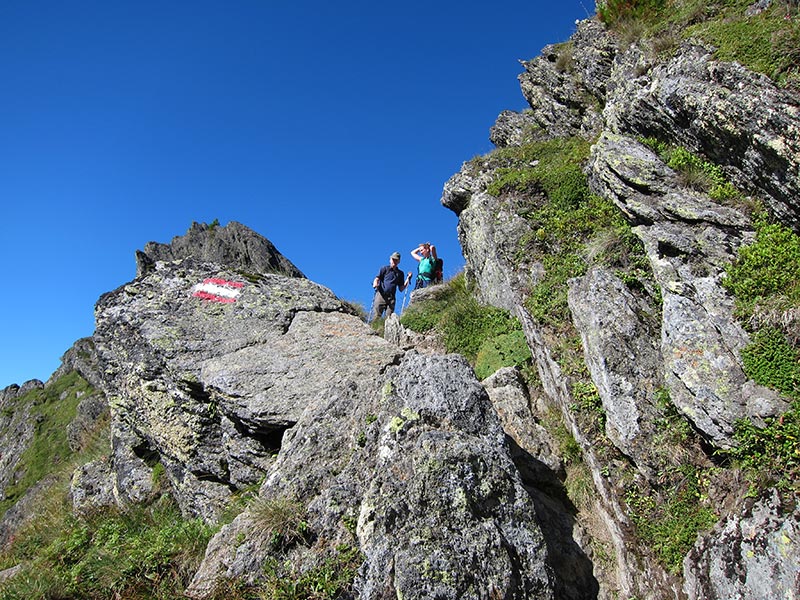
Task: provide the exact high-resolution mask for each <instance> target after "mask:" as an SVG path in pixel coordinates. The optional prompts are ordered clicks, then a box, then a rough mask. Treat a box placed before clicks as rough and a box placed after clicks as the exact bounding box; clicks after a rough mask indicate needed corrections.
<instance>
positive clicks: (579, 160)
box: [486, 138, 590, 210]
mask: <svg viewBox="0 0 800 600" xmlns="http://www.w3.org/2000/svg"><path fill="white" fill-rule="evenodd" d="M589 147H590V143H589V142H588V141H586V140H584V139H581V138H556V139H551V140H545V141H537V142H533V143H531V144H526V145H523V146H515V147H508V148H500V149H498V150H496V151H495V152H494V153H492V154H491V155H490V158H491V162H492V163H493V164H494V165H496V166H497V169H496V172H497V174H498V175H497V178H496V179H495V180H494V181H492V182H491V183H490V184H489V185H488V186H487V188H486V189H487V191H488V192H489V193H490V194H492V195H494V196H499V195H500V194H501V193H502V192H503V191H507V190H516V191H527V190H529V189H530V188H532V187H533V188H536V187H538V188H540V189H541V190H542V191H543V192H544V194H545V195H546V196H547V198H548V202H551V203H554V204H555V205H556V206H558V207H559V208H560V209H562V210H568V209H569V208H571V207H574V206H576V205H577V204H578V203H579V202H580V201H581V200H582V199H583V198H584V197H585V196H586V195H587V194H588V193H589V185H588V183H587V181H586V176H585V175H584V174H583V168H582V167H583V163H584V161H585V160H586V157H587V156H588V155H589Z"/></svg>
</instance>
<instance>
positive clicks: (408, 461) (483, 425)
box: [187, 336, 554, 599]
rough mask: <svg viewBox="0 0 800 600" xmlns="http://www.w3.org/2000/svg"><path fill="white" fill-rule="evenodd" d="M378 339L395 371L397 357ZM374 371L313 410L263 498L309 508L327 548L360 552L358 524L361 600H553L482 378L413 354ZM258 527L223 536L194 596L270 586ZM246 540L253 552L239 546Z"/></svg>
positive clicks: (524, 498)
mask: <svg viewBox="0 0 800 600" xmlns="http://www.w3.org/2000/svg"><path fill="white" fill-rule="evenodd" d="M371 339H374V340H375V342H376V344H377V347H378V348H382V351H383V352H387V353H388V354H386V355H385V357H386V358H390V357H391V354H392V353H393V352H396V350H392V346H390V345H389V344H387V343H385V342H383V341H382V340H380V338H375V337H374V336H372V338H371ZM372 368H373V370H374V372H373V375H377V376H376V377H373V378H372V379H367V378H359V379H358V380H352V381H350V382H347V381H343V382H341V384H340V385H336V386H333V387H332V388H331V390H330V393H329V395H328V396H327V397H319V398H318V399H316V400H315V401H313V402H311V403H310V404H309V405H308V407H307V409H306V410H305V411H304V413H303V414H302V415H301V417H300V419H299V421H298V422H297V424H296V425H295V427H293V428H292V429H291V430H289V431H287V433H286V435H285V439H284V442H283V446H282V448H281V452H280V454H279V456H278V458H277V462H276V463H275V465H274V467H273V468H272V469H271V470H270V472H269V474H268V476H267V479H266V481H265V483H264V484H263V486H262V488H261V491H260V495H261V496H262V498H280V497H294V498H299V499H301V501H302V502H303V503H304V504H305V505H307V506H308V511H309V519H310V525H311V528H312V530H313V531H314V534H315V536H316V539H318V540H326V544H325V545H326V546H335V545H336V544H338V543H342V542H343V541H344V542H347V540H348V539H349V540H350V542H349V543H351V544H352V543H354V541H356V540H354V539H353V538H351V537H350V536H351V534H350V533H348V531H347V527H346V523H347V522H348V520H350V521H353V522H355V523H356V529H355V531H356V534H357V543H358V546H359V547H360V548H361V550H362V552H363V554H364V557H365V562H364V565H363V566H362V568H361V569H360V571H359V576H358V577H357V579H356V584H355V587H356V594H357V597H359V598H364V599H366V598H382V597H384V596H385V594H386V593H391V594H392V595H393V596H395V595H396V596H398V597H403V598H423V597H429V596H433V595H435V596H437V597H442V598H483V597H487V594H488V593H489V592H490V591H492V592H493V593H495V594H499V595H500V596H501V597H508V598H552V597H553V585H554V584H553V582H552V575H551V574H550V571H549V568H548V566H547V559H548V553H547V550H546V547H545V542H544V538H543V536H542V533H541V531H540V530H539V528H538V526H537V525H536V518H535V514H536V513H535V508H534V504H533V502H532V499H531V497H530V495H529V494H528V493H527V492H526V491H525V489H524V487H523V486H522V482H521V480H520V479H519V476H518V475H516V470H515V469H514V467H513V464H512V462H511V459H510V456H509V454H508V450H507V448H506V446H505V443H504V433H503V430H502V429H501V427H500V424H499V421H498V420H497V417H496V415H495V414H494V411H493V410H492V406H491V404H490V402H489V400H488V397H487V396H486V393H485V391H484V390H483V388H482V387H481V386H480V385H479V383H478V382H477V381H476V380H475V378H474V375H473V374H472V371H471V369H470V367H469V365H467V363H466V362H465V361H464V359H463V358H461V357H458V356H423V355H419V354H416V353H411V354H408V355H406V356H405V357H404V358H403V359H402V360H401V361H400V364H399V365H398V366H394V367H393V366H391V365H389V364H388V363H387V364H384V365H383V366H381V365H379V364H373V365H372ZM384 369H385V370H386V373H385V375H384V376H380V375H379V373H380V371H381V370H384ZM343 440H344V441H345V443H342V441H343ZM311 456H314V457H317V460H314V461H311V462H309V457H311ZM254 519H255V517H254V515H253V514H252V513H251V512H250V511H245V513H243V514H242V515H241V516H240V517H238V518H237V519H236V520H235V521H234V522H233V523H231V525H229V526H227V527H225V528H223V530H222V531H221V532H220V533H219V534H218V536H217V538H216V539H215V540H214V541H212V543H211V544H210V546H209V552H208V553H207V556H206V560H205V561H204V563H203V565H202V566H201V568H200V570H199V571H198V574H197V576H196V577H195V580H194V582H193V584H192V586H190V588H189V590H188V591H187V594H188V595H190V596H191V597H194V598H202V597H206V596H207V595H208V594H209V593H210V591H211V590H212V589H213V583H214V581H215V580H216V579H217V578H219V577H231V576H233V577H247V576H248V574H249V576H253V574H257V573H258V572H259V565H260V564H261V562H263V560H265V559H266V557H268V556H270V552H271V551H270V550H269V548H268V545H267V544H266V543H265V541H264V539H262V538H260V537H259V535H258V533H257V532H255V533H254V527H253V523H254ZM242 537H245V538H246V540H247V541H246V542H245V544H240V545H238V546H237V545H236V544H232V543H231V542H232V540H236V539H241V538H242ZM320 544H321V542H317V546H316V550H317V551H320V550H323V549H324V548H321V547H320ZM272 553H273V554H274V550H273V551H272Z"/></svg>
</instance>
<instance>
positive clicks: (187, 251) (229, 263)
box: [136, 221, 305, 278]
mask: <svg viewBox="0 0 800 600" xmlns="http://www.w3.org/2000/svg"><path fill="white" fill-rule="evenodd" d="M185 258H196V259H198V260H202V261H205V262H213V263H216V264H219V265H220V266H223V267H228V268H231V269H233V270H240V271H246V272H248V273H254V274H265V273H278V274H281V275H287V276H289V277H302V278H305V275H303V273H302V271H300V269H298V268H297V267H296V266H295V265H294V264H293V263H292V262H291V261H290V260H289V259H288V258H286V257H285V256H283V254H281V253H280V252H279V251H278V249H277V248H275V246H274V245H273V244H272V242H270V241H269V240H268V239H267V238H265V237H263V236H261V235H259V234H258V233H256V232H255V231H253V230H252V229H250V228H249V227H246V226H245V225H242V224H241V223H238V222H236V221H230V222H228V224H227V225H219V224H218V223H217V222H216V221H215V222H214V223H212V224H210V225H208V224H206V223H197V222H193V223H192V226H191V227H190V228H189V230H188V231H187V232H186V234H184V235H182V236H176V237H174V238H172V241H171V242H170V243H169V244H163V243H159V242H148V243H147V244H145V247H144V250H137V251H136V277H137V278H138V277H142V276H144V275H146V274H148V273H150V272H151V271H153V270H154V269H155V264H156V263H157V262H159V261H174V260H181V259H185Z"/></svg>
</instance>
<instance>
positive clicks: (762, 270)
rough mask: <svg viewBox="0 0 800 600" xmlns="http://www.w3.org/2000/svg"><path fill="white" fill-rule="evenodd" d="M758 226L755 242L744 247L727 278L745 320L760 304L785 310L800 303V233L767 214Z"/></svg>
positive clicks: (729, 288) (757, 220)
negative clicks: (768, 219) (773, 221)
mask: <svg viewBox="0 0 800 600" xmlns="http://www.w3.org/2000/svg"><path fill="white" fill-rule="evenodd" d="M755 225H756V240H755V242H753V243H752V244H750V245H749V246H744V247H742V248H740V250H739V256H738V258H737V260H736V262H735V263H733V264H732V265H731V266H730V267H729V268H728V269H727V276H726V278H725V280H724V281H723V285H724V286H725V287H726V288H727V289H728V290H730V291H731V292H732V293H733V294H734V295H735V296H736V305H737V310H738V311H739V315H740V316H741V317H742V318H743V319H745V320H746V319H747V318H749V316H750V315H751V314H752V313H753V310H754V309H755V307H756V306H757V305H760V304H765V303H768V304H770V305H771V306H772V307H773V308H778V309H782V310H787V309H789V308H793V307H798V306H800V236H798V235H797V234H795V233H794V232H793V231H792V230H791V229H789V228H788V227H784V226H783V225H780V224H774V223H772V224H771V223H769V222H768V221H767V219H766V217H764V216H760V217H759V218H757V219H756V221H755Z"/></svg>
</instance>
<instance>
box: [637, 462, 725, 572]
mask: <svg viewBox="0 0 800 600" xmlns="http://www.w3.org/2000/svg"><path fill="white" fill-rule="evenodd" d="M669 479H670V481H671V482H672V485H670V486H669V487H666V486H665V487H664V488H663V489H661V490H660V491H657V492H655V491H650V492H647V493H642V492H641V491H639V490H637V489H635V488H634V489H631V490H629V491H628V493H627V494H626V498H625V500H626V504H627V506H628V512H629V515H630V517H631V520H632V521H633V523H634V525H635V526H636V532H637V534H638V537H639V539H640V540H641V541H642V542H643V544H644V545H645V546H646V547H648V548H650V549H652V550H653V552H654V553H655V555H656V556H657V557H658V558H659V559H660V560H661V562H662V563H663V564H664V565H665V566H666V568H667V569H668V570H669V571H670V572H671V573H674V574H678V573H680V572H681V569H682V567H683V557H684V556H685V555H686V553H687V552H688V551H689V550H690V549H691V547H692V546H693V545H694V543H695V541H696V539H697V536H698V534H699V533H700V532H702V531H705V530H707V529H709V528H711V527H712V526H713V525H714V523H716V521H717V515H716V514H715V513H714V512H713V511H712V510H711V509H710V508H708V507H707V506H706V505H705V502H704V499H705V495H706V490H705V489H704V483H703V480H702V472H701V471H699V470H698V469H697V468H695V467H692V466H682V467H679V468H678V469H677V470H675V472H673V473H670V474H669Z"/></svg>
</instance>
